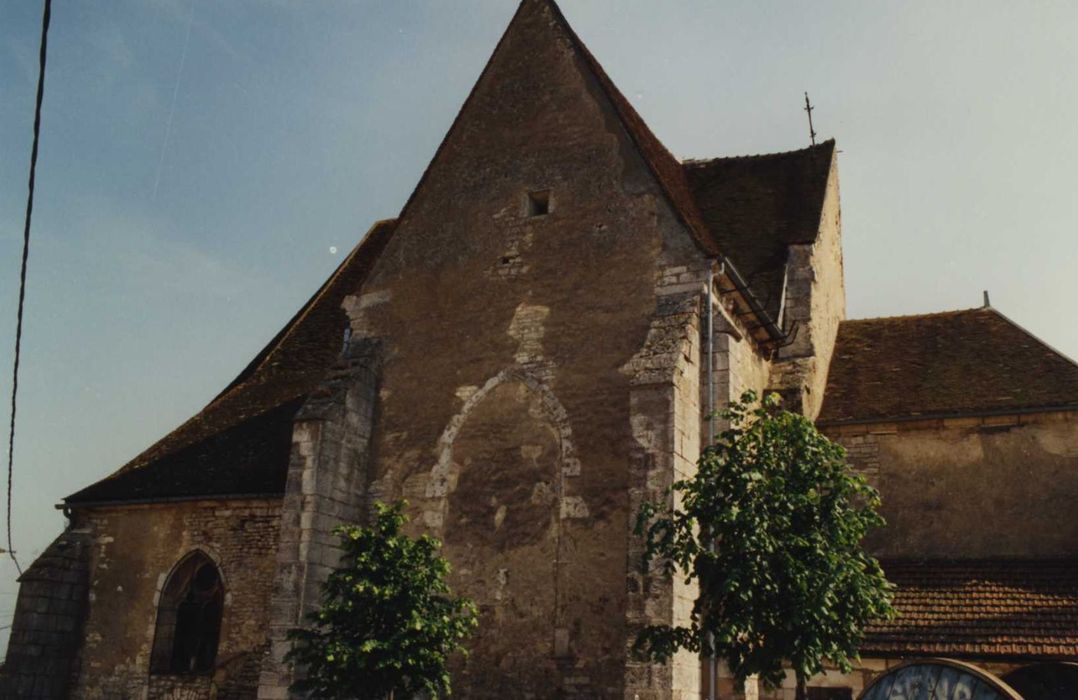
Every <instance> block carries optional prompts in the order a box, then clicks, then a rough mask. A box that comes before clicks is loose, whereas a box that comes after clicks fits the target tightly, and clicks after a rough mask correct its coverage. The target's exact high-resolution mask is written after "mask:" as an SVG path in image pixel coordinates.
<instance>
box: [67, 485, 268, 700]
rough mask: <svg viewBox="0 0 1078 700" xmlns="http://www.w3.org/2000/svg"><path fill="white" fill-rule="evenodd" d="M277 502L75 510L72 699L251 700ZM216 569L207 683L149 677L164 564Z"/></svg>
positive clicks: (262, 646) (262, 640)
mask: <svg viewBox="0 0 1078 700" xmlns="http://www.w3.org/2000/svg"><path fill="white" fill-rule="evenodd" d="M279 518H280V501H279V500H276V499H251V500H220V501H208V500H207V501H188V502H178V503H161V504H152V505H131V506H123V507H120V506H116V507H99V508H92V509H89V508H88V509H85V510H76V511H75V512H74V517H73V528H75V529H77V530H80V531H85V532H86V533H87V537H88V538H89V539H90V541H91V545H92V550H91V554H90V561H89V566H90V569H89V570H90V580H89V607H88V611H87V617H86V623H85V631H84V638H83V647H82V652H81V659H80V661H81V663H80V672H79V674H78V679H77V683H76V685H75V688H74V691H73V693H72V695H71V696H72V697H74V698H87V699H90V698H93V699H95V700H96V699H98V698H100V699H106V698H108V699H112V698H115V699H116V700H120V699H125V698H164V697H174V696H175V694H176V693H182V694H183V695H182V697H185V698H191V699H192V700H195V699H197V698H210V697H213V698H219V699H223V698H253V697H254V694H255V689H256V687H257V674H258V668H259V664H260V661H261V658H262V655H263V654H264V652H265V650H266V646H267V637H266V625H265V611H266V609H267V608H268V607H269V594H270V584H271V582H272V579H273V570H274V554H275V553H276V551H277V529H278V522H279ZM196 549H198V550H201V551H203V552H204V553H205V554H207V555H208V556H209V557H210V558H211V559H213V560H214V562H216V564H217V566H218V568H219V569H220V572H221V576H222V579H223V582H224V586H225V607H224V615H223V618H222V627H221V637H220V645H219V648H218V653H217V663H216V668H215V670H214V672H213V674H212V675H208V676H169V675H153V676H151V675H150V672H149V660H150V650H151V647H152V645H153V637H154V625H155V622H156V619H157V602H158V597H159V595H160V592H161V589H162V587H163V586H164V584H165V581H166V579H167V577H168V575H169V573H170V572H171V571H172V569H173V567H174V566H175V565H176V564H177V562H179V561H180V560H181V559H182V558H184V557H185V556H186V555H187V554H189V553H191V552H192V551H193V550H196Z"/></svg>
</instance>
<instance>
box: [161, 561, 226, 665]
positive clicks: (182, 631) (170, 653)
mask: <svg viewBox="0 0 1078 700" xmlns="http://www.w3.org/2000/svg"><path fill="white" fill-rule="evenodd" d="M224 600H225V589H224V585H223V584H222V583H221V573H220V572H219V571H218V570H217V566H216V565H215V564H214V563H213V561H211V560H210V558H209V557H207V556H206V555H205V554H203V553H202V552H194V553H192V554H190V555H188V556H187V557H185V558H184V559H183V560H181V561H180V563H179V564H177V565H176V568H175V569H173V570H172V573H171V574H170V575H169V577H168V580H167V581H166V582H165V587H164V588H163V589H161V600H160V602H159V603H158V606H157V625H156V627H155V628H154V639H153V652H152V654H151V656H150V672H151V673H196V674H197V673H210V672H211V671H212V670H213V664H214V661H215V660H216V658H217V642H218V639H219V638H220V635H221V614H222V612H223V611H224Z"/></svg>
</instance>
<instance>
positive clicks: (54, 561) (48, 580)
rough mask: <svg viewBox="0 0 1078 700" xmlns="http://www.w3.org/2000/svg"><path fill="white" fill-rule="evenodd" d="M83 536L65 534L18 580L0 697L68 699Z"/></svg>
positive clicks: (81, 612) (79, 610) (86, 546)
mask: <svg viewBox="0 0 1078 700" xmlns="http://www.w3.org/2000/svg"><path fill="white" fill-rule="evenodd" d="M88 534H89V533H87V532H86V531H82V530H73V529H70V528H69V529H67V530H65V531H64V532H63V533H62V534H61V535H60V536H59V537H57V538H56V539H55V540H54V541H53V543H52V544H50V545H49V547H48V548H47V549H46V550H45V551H44V552H43V553H42V554H41V556H39V557H38V558H37V560H35V561H34V563H33V564H32V565H31V566H30V568H28V569H27V570H26V571H25V572H24V573H23V575H22V576H20V577H19V598H18V602H17V603H16V606H15V617H14V619H13V621H12V627H11V636H10V637H9V639H8V651H7V658H6V660H5V663H4V665H3V668H2V669H0V698H40V699H45V698H49V699H56V700H59V699H61V698H67V697H68V691H69V685H70V683H71V680H72V678H73V676H74V675H75V674H76V673H77V665H76V662H77V660H78V651H79V647H80V646H81V642H82V627H83V621H84V619H85V616H86V605H87V594H88V592H89V563H90V538H89V536H88Z"/></svg>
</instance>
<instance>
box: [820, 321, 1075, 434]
mask: <svg viewBox="0 0 1078 700" xmlns="http://www.w3.org/2000/svg"><path fill="white" fill-rule="evenodd" d="M1071 409H1078V364H1075V363H1074V361H1073V360H1071V359H1070V358H1068V357H1066V356H1065V355H1063V354H1061V353H1060V352H1058V351H1056V350H1054V349H1053V348H1051V347H1050V346H1048V345H1047V344H1045V343H1044V342H1043V341H1041V340H1040V339H1038V338H1036V337H1035V336H1033V335H1032V334H1030V333H1029V332H1028V331H1026V330H1025V329H1024V328H1022V327H1021V326H1019V325H1018V324H1016V323H1014V322H1013V321H1011V320H1010V319H1009V318H1007V317H1006V316H1004V315H1003V314H1001V313H999V312H998V311H996V310H995V309H993V308H991V307H984V308H979V309H969V310H965V311H949V312H944V313H936V314H925V315H920V316H898V317H893V318H873V319H865V320H858V321H843V322H842V324H841V325H840V326H839V331H838V338H837V340H836V344H835V352H834V355H833V357H832V359H831V368H830V372H829V374H828V378H827V389H826V393H825V394H824V402H823V408H822V410H821V412H820V416H819V418H818V422H819V423H820V424H822V425H827V424H839V423H870V422H877V421H887V420H909V419H917V418H929V417H946V416H963V415H991V414H1004V413H1020V412H1029V411H1049V410H1071Z"/></svg>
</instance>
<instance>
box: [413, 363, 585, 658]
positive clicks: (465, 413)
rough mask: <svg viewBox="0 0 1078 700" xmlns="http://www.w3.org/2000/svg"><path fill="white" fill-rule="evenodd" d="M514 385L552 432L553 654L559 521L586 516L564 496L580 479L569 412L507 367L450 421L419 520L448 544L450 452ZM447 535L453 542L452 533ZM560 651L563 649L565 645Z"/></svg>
mask: <svg viewBox="0 0 1078 700" xmlns="http://www.w3.org/2000/svg"><path fill="white" fill-rule="evenodd" d="M514 384H516V385H519V386H520V387H523V388H525V389H526V390H527V392H528V393H529V394H530V395H531V396H533V397H534V399H535V400H536V401H537V403H538V405H539V406H540V407H541V414H542V419H543V422H544V424H545V425H547V426H548V427H549V429H550V430H551V431H552V434H553V436H554V441H555V443H556V445H557V458H556V463H555V473H554V474H553V477H554V483H553V486H554V491H555V501H554V505H553V513H552V518H553V520H552V522H553V527H554V533H555V534H554V538H555V543H554V557H553V561H551V562H550V564H551V569H552V570H551V576H552V581H551V588H552V594H553V598H554V603H553V619H551V620H550V629H551V631H552V635H553V638H552V639H551V648H552V649H554V650H555V651H557V650H558V648H559V642H558V640H557V636H558V631H557V630H558V628H559V615H560V612H561V611H560V605H561V601H560V600H559V597H560V592H559V589H560V583H559V582H560V576H561V575H562V573H563V563H564V551H563V549H564V546H565V544H564V542H565V540H564V536H563V527H564V521H565V520H566V519H568V518H573V517H582V516H583V515H586V513H587V508H586V505H585V504H584V502H583V500H582V499H580V498H577V497H574V496H570V495H568V494H567V489H566V479H567V478H571V477H574V476H577V475H578V474H579V473H580V462H579V460H578V459H577V457H576V448H575V445H574V444H573V440H572V428H571V427H570V425H569V416H568V412H567V411H566V409H565V407H564V406H563V405H562V404H561V402H560V401H559V400H558V399H557V397H556V396H554V394H553V392H551V391H550V389H549V387H548V386H547V385H546V384H545V383H544V382H543V381H542V379H541V378H540V377H538V376H536V374H534V373H532V372H530V371H529V370H528V368H526V367H522V366H519V365H517V366H512V367H509V368H506V369H503V370H502V371H501V372H499V373H498V374H496V375H494V376H493V377H491V378H490V379H488V380H487V381H486V382H485V383H484V384H483V385H482V386H481V387H479V388H478V389H476V390H475V391H474V392H472V393H471V394H470V395H468V396H467V398H466V399H465V401H464V404H463V406H462V407H461V409H460V411H459V412H458V413H457V414H456V415H454V416H453V417H452V418H451V419H450V420H449V422H448V423H447V425H446V427H445V429H444V430H443V432H442V434H441V437H440V438H439V440H438V443H437V445H438V449H437V455H438V458H437V461H436V463H435V465H434V467H433V468H432V469H431V471H430V474H429V478H428V481H427V486H426V497H427V504H426V505H427V508H426V512H425V514H424V519H425V521H426V524H427V525H428V526H429V527H430V528H431V529H432V530H434V531H435V533H436V534H437V535H438V536H439V537H441V538H442V539H443V541H447V532H446V528H447V527H449V526H450V522H449V520H450V515H451V513H450V511H451V508H450V498H451V496H452V495H453V493H454V491H455V490H456V488H457V487H458V485H459V482H458V480H459V479H460V478H461V474H462V472H463V471H464V470H463V468H462V467H463V465H462V464H458V463H457V462H456V461H455V460H454V451H455V449H456V448H457V445H458V439H459V438H461V437H462V435H464V434H465V433H466V432H467V430H468V426H469V420H470V419H471V418H472V417H473V416H474V415H475V414H476V412H477V409H478V410H480V411H482V410H483V408H482V407H483V406H484V404H485V402H486V401H487V400H488V399H489V398H490V397H491V396H492V394H494V393H496V392H498V391H499V389H501V390H503V391H504V390H505V388H506V387H508V386H511V385H514ZM448 534H449V535H450V536H452V534H453V533H451V532H450V533H448ZM560 646H564V644H561V645H560Z"/></svg>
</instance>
